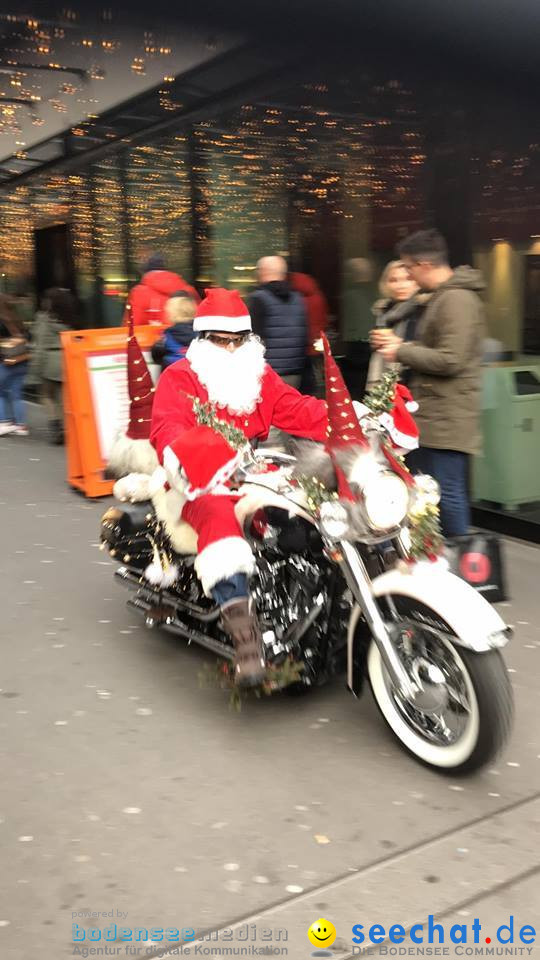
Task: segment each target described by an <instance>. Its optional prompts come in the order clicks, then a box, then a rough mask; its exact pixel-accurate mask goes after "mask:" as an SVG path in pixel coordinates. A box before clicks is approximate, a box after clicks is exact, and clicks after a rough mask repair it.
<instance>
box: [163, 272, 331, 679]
mask: <svg viewBox="0 0 540 960" xmlns="http://www.w3.org/2000/svg"><path fill="white" fill-rule="evenodd" d="M193 329H194V332H195V333H196V335H197V337H196V339H195V340H193V342H192V343H191V345H190V347H189V349H188V351H187V354H186V359H185V360H180V361H178V362H177V363H174V364H173V365H172V366H170V367H168V368H167V369H166V370H165V371H164V373H163V374H162V375H161V377H160V379H159V382H158V386H157V389H156V393H155V397H154V404H153V411H152V427H151V437H150V439H151V442H152V443H153V445H154V447H155V449H156V451H157V454H158V457H159V460H160V462H161V464H163V467H164V470H165V473H166V477H167V482H168V483H169V484H170V485H171V486H172V487H174V488H175V489H176V490H177V491H180V492H181V494H182V498H183V506H182V514H181V515H182V519H183V520H186V521H187V523H189V524H190V525H191V526H192V527H193V528H194V530H195V531H196V533H197V540H198V555H197V559H196V561H195V569H196V571H197V575H198V577H199V579H200V581H201V583H202V585H203V589H204V591H205V593H206V594H207V596H211V597H213V598H214V600H215V601H216V603H218V604H219V606H220V607H221V623H222V626H223V628H224V630H225V631H226V632H227V633H228V634H229V635H230V637H231V638H232V641H233V644H234V648H235V660H234V667H235V677H236V681H237V683H239V684H241V685H255V684H258V683H260V682H261V681H262V679H263V677H264V657H263V648H262V638H261V631H260V628H259V624H258V621H257V615H256V611H255V610H254V608H253V603H252V600H251V598H250V592H249V580H248V578H249V576H250V575H251V574H252V573H253V572H254V568H255V560H254V557H253V554H252V551H251V549H250V547H249V544H248V543H247V541H246V540H245V538H244V536H243V533H242V529H241V526H240V524H239V522H238V520H237V517H236V514H235V509H234V508H235V503H236V501H237V499H238V498H237V496H235V495H234V494H233V493H232V492H231V490H230V489H229V487H228V486H227V482H228V478H229V477H230V475H231V473H232V471H233V470H234V468H235V466H236V463H237V450H236V449H234V448H233V447H231V446H230V445H229V444H228V443H227V442H226V440H224V438H223V436H220V435H219V434H217V433H216V432H215V431H213V430H211V429H210V428H209V427H207V426H201V425H199V423H198V421H197V417H196V414H195V411H194V400H199V401H201V402H203V403H210V404H212V405H213V407H214V409H215V412H216V417H217V418H219V420H221V421H225V422H226V423H227V424H230V425H231V426H233V427H235V428H237V429H238V430H240V431H242V433H243V434H244V436H245V437H246V443H247V442H248V441H260V440H265V439H266V438H267V437H268V433H269V430H270V427H272V426H273V427H277V428H278V429H279V430H284V431H286V432H287V433H292V434H294V435H295V436H299V437H305V438H307V439H311V440H317V441H321V442H322V441H324V439H325V437H326V431H327V426H328V420H327V408H326V403H325V401H324V400H318V399H316V398H315V397H309V396H304V395H303V394H301V393H299V392H298V390H295V389H294V387H291V386H289V385H288V384H286V383H285V382H284V381H283V380H282V379H281V377H279V376H278V374H277V373H275V372H274V370H272V368H271V367H270V366H269V365H268V364H267V363H266V362H265V359H264V346H263V344H262V343H261V341H260V340H259V339H258V338H257V337H256V336H254V335H253V333H252V328H251V317H250V315H249V311H248V308H247V306H246V304H245V303H244V302H243V300H242V299H241V298H240V295H239V294H238V292H237V291H236V290H223V289H219V288H216V289H212V290H207V291H206V297H205V299H204V300H203V301H202V302H201V303H200V304H199V306H198V308H197V312H196V316H195V320H194V323H193Z"/></svg>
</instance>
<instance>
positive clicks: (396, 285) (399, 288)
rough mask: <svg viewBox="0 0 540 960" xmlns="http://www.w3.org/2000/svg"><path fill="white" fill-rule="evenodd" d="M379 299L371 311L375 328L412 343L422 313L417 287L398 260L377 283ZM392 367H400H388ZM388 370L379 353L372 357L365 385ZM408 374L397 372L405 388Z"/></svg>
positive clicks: (386, 268)
mask: <svg viewBox="0 0 540 960" xmlns="http://www.w3.org/2000/svg"><path fill="white" fill-rule="evenodd" d="M379 290H380V292H381V295H382V299H380V300H376V301H375V303H374V304H373V307H372V310H373V313H374V314H375V326H376V327H378V328H381V327H383V328H384V327H386V328H388V329H390V330H392V331H393V332H394V333H395V334H396V335H397V336H398V337H401V339H402V340H414V339H415V331H416V324H417V322H418V319H419V317H420V314H421V312H422V310H423V304H422V302H421V299H420V298H419V295H418V287H417V285H416V283H415V282H414V280H411V278H410V276H409V271H408V270H407V268H406V266H405V264H404V263H402V261H401V260H391V261H390V263H387V264H386V266H385V268H384V270H383V272H382V274H381V278H380V280H379ZM390 366H391V367H396V366H400V365H399V364H390ZM386 369H388V364H387V363H386V361H385V360H384V358H383V357H382V356H381V354H380V353H373V355H372V357H371V361H370V364H369V370H368V378H367V385H368V386H371V385H372V384H373V383H374V382H375V381H376V380H379V378H380V377H381V376H382V375H383V373H384V372H385V370H386ZM408 379H409V371H408V370H407V369H405V368H403V367H401V368H400V380H401V382H402V383H405V384H407V381H408Z"/></svg>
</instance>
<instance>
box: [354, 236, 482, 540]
mask: <svg viewBox="0 0 540 960" xmlns="http://www.w3.org/2000/svg"><path fill="white" fill-rule="evenodd" d="M398 253H399V257H400V259H401V260H402V261H403V263H404V264H405V266H406V267H407V269H408V271H409V274H410V276H411V279H412V280H414V281H415V282H416V283H417V284H418V286H419V287H420V288H421V289H422V290H425V291H428V292H429V293H430V294H431V296H430V298H429V301H428V303H427V306H426V309H425V312H424V313H423V315H422V317H421V319H420V321H419V323H418V327H417V331H416V334H415V336H416V339H415V341H413V342H411V343H405V342H404V341H402V340H401V339H400V338H399V337H397V336H396V335H395V334H394V333H393V332H392V331H391V330H374V331H373V332H372V335H371V337H372V343H373V345H374V347H375V348H376V349H378V350H379V351H380V352H381V354H382V355H383V357H384V359H385V360H387V361H388V362H394V361H396V360H397V361H398V362H400V363H404V364H406V366H407V367H409V368H410V370H411V371H412V378H411V383H410V388H411V391H412V393H413V396H414V399H415V400H416V401H417V403H418V404H419V411H418V413H417V414H416V420H417V423H418V427H419V430H420V450H418V451H415V452H414V454H413V455H412V456H411V457H410V458H409V459H410V460H411V461H412V462H411V464H410V465H411V467H412V468H413V469H416V470H421V471H422V472H425V473H429V474H431V475H432V476H434V477H435V479H436V480H438V482H439V484H440V487H441V523H442V528H443V533H444V534H445V536H448V537H451V536H458V535H460V534H465V533H467V529H468V527H469V522H470V510H469V496H468V488H467V477H468V459H469V455H470V454H474V453H477V452H478V451H479V449H480V432H479V414H480V380H481V363H482V346H483V339H484V336H485V321H484V309H483V304H482V301H481V299H480V297H479V293H480V291H482V290H483V289H484V282H483V280H482V276H481V274H480V272H479V271H478V270H473V269H472V268H471V267H458V268H457V269H456V270H452V269H451V267H450V266H449V263H448V250H447V246H446V242H445V240H444V237H442V236H441V235H440V233H438V231H437V230H420V231H418V232H417V233H414V234H412V235H411V236H410V237H407V238H406V239H405V240H403V241H402V243H401V244H400V245H399V248H398Z"/></svg>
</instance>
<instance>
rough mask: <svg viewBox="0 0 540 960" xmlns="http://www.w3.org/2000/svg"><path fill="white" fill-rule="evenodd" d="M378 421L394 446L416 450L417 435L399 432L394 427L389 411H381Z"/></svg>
mask: <svg viewBox="0 0 540 960" xmlns="http://www.w3.org/2000/svg"><path fill="white" fill-rule="evenodd" d="M379 422H380V423H381V424H382V426H383V427H384V428H385V430H387V431H388V433H389V434H390V436H391V437H392V440H393V441H394V443H395V444H396V446H398V447H402V448H403V449H404V450H416V448H417V446H418V437H412V436H411V435H410V434H408V433H401V431H400V430H398V429H397V428H396V425H395V423H394V420H393V417H392V415H391V414H390V413H381V415H380V417H379Z"/></svg>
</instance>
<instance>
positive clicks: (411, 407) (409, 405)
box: [405, 400, 418, 413]
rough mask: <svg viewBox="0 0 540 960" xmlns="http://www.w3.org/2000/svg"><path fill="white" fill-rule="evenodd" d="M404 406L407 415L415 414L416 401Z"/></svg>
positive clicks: (416, 408)
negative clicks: (407, 412)
mask: <svg viewBox="0 0 540 960" xmlns="http://www.w3.org/2000/svg"><path fill="white" fill-rule="evenodd" d="M405 406H406V407H407V410H408V411H409V413H416V411H417V410H418V404H417V402H416V400H409V401H408V403H406V404H405Z"/></svg>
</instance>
